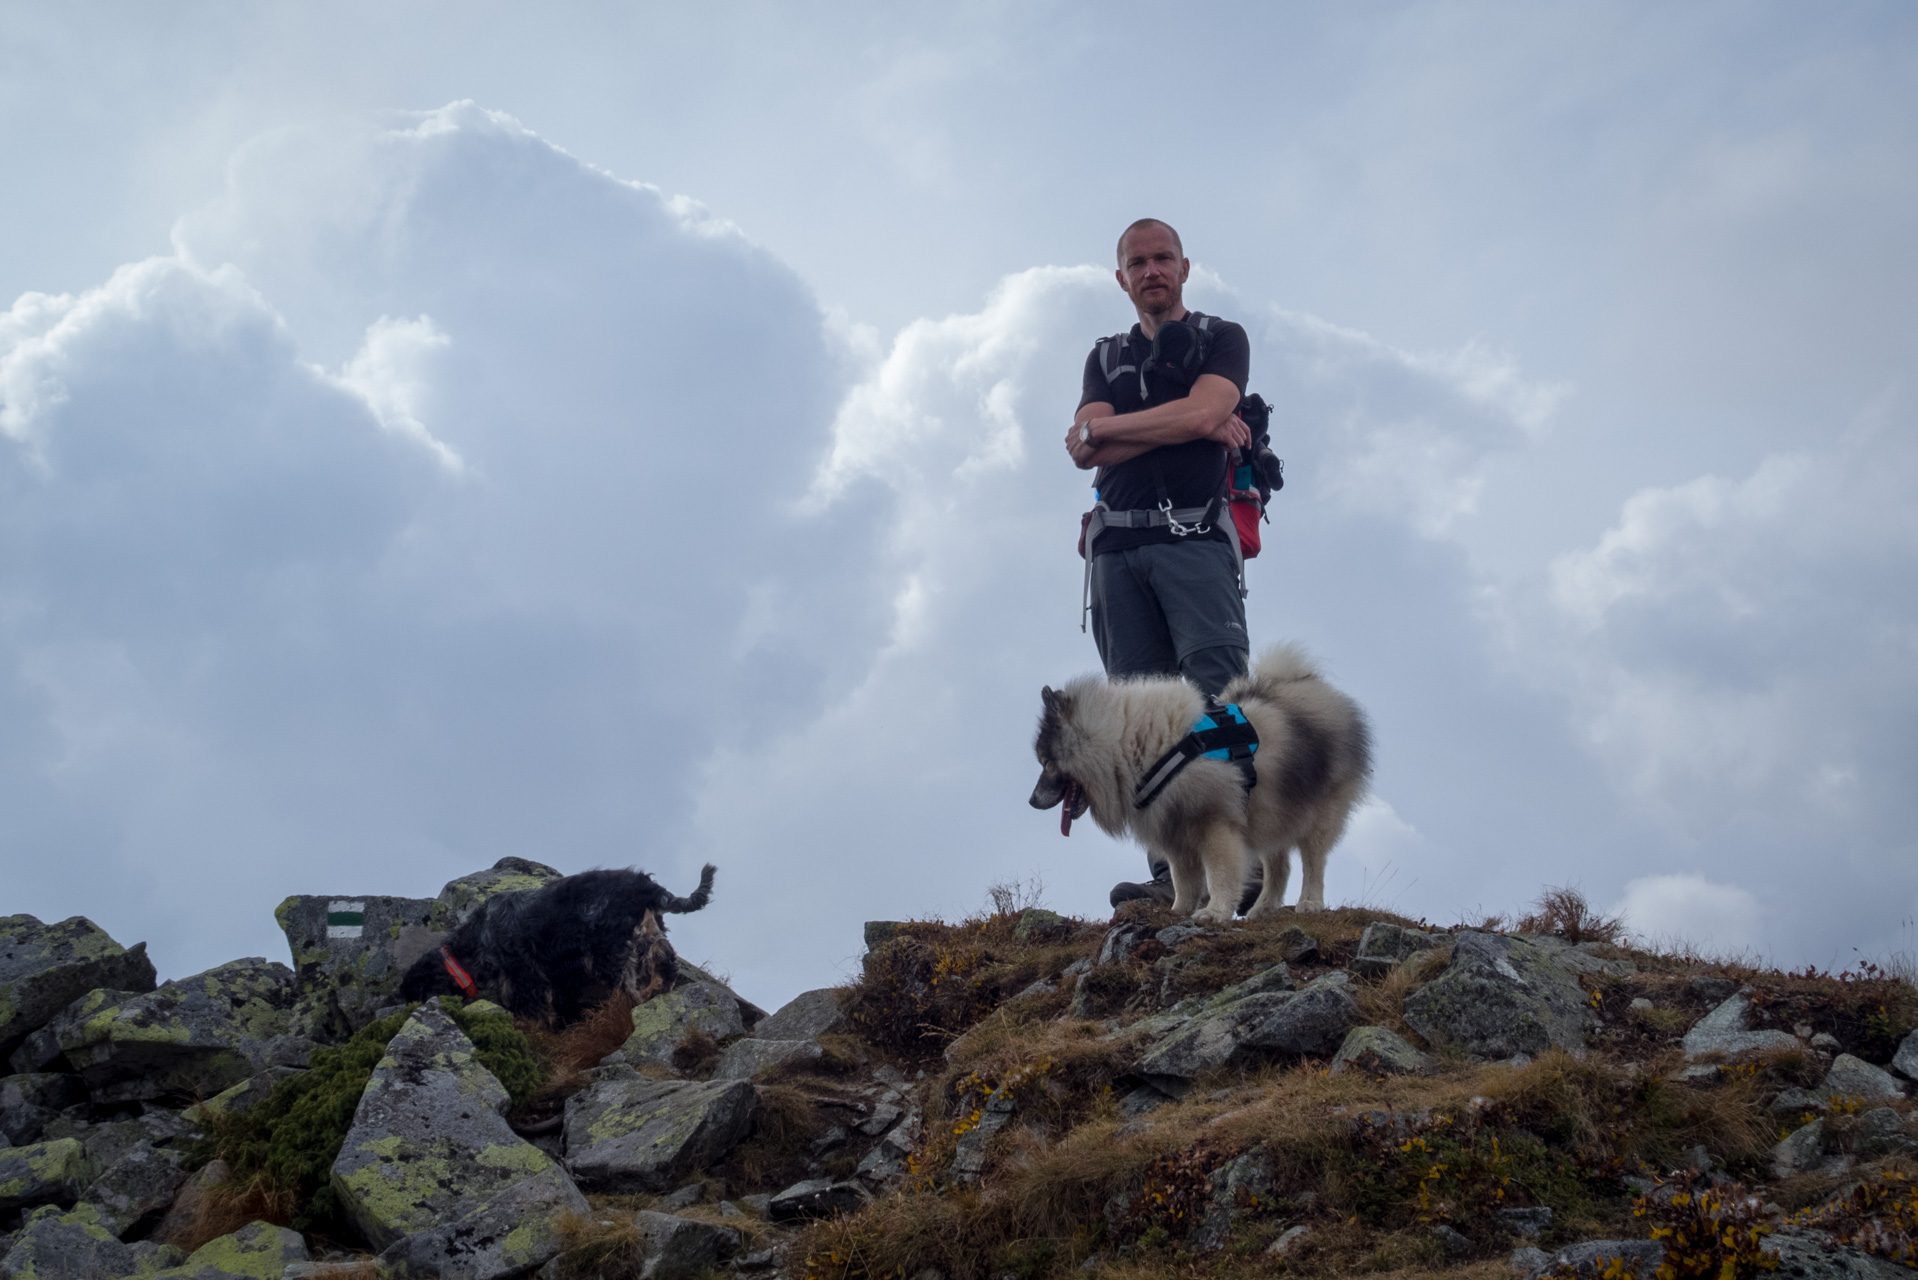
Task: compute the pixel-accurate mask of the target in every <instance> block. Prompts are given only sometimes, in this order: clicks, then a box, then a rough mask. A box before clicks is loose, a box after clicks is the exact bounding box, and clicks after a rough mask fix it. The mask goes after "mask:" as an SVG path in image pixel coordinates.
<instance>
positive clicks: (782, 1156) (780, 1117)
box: [713, 1084, 828, 1190]
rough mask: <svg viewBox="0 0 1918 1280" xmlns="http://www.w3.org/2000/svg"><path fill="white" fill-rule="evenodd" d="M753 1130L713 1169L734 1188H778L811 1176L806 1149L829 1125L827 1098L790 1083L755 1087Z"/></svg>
mask: <svg viewBox="0 0 1918 1280" xmlns="http://www.w3.org/2000/svg"><path fill="white" fill-rule="evenodd" d="M755 1088H756V1090H757V1092H758V1095H759V1102H758V1106H757V1107H756V1108H755V1109H754V1111H753V1127H752V1132H751V1133H749V1134H748V1135H747V1136H746V1139H745V1141H743V1142H741V1143H740V1144H739V1145H738V1146H736V1147H734V1148H733V1149H732V1151H731V1152H730V1153H729V1154H728V1155H727V1157H726V1159H725V1161H724V1162H722V1163H721V1164H720V1165H719V1166H717V1167H716V1168H715V1169H714V1170H713V1172H714V1173H715V1174H716V1175H718V1176H719V1177H720V1178H721V1179H722V1180H723V1181H724V1182H725V1184H726V1185H727V1186H729V1187H752V1188H758V1187H765V1188H768V1189H772V1190H777V1189H778V1188H777V1187H775V1186H774V1185H773V1184H775V1183H777V1184H778V1186H782V1187H783V1186H790V1185H791V1184H792V1183H794V1182H797V1181H799V1180H800V1179H801V1178H804V1177H806V1176H807V1172H806V1148H807V1145H808V1144H809V1143H811V1142H812V1140H813V1139H815V1138H817V1137H819V1136H820V1135H821V1134H823V1133H824V1132H825V1131H826V1129H827V1128H828V1121H827V1120H826V1119H825V1117H824V1116H823V1115H822V1114H821V1100H820V1099H819V1098H817V1097H815V1096H814V1095H813V1094H812V1093H810V1092H808V1091H807V1090H805V1089H803V1088H799V1087H795V1086H793V1085H786V1084H761V1085H757V1086H755Z"/></svg>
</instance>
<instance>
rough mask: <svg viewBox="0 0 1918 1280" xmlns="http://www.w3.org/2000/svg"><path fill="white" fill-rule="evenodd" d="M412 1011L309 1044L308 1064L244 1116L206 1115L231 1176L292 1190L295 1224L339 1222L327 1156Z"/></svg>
mask: <svg viewBox="0 0 1918 1280" xmlns="http://www.w3.org/2000/svg"><path fill="white" fill-rule="evenodd" d="M412 1014H413V1006H409V1007H407V1008H406V1009H403V1010H401V1011H400V1012H398V1013H395V1014H392V1015H391V1016H389V1017H386V1018H382V1019H380V1020H379V1021H378V1022H375V1023H373V1024H372V1025H371V1026H369V1027H367V1028H365V1029H364V1030H362V1031H360V1032H359V1033H358V1034H357V1035H355V1036H354V1037H353V1038H352V1039H351V1040H348V1041H347V1042H346V1043H345V1044H343V1045H340V1046H339V1047H338V1048H331V1049H318V1050H315V1051H314V1054H313V1065H312V1068H311V1070H308V1071H306V1072H304V1073H302V1074H300V1075H297V1076H292V1077H289V1078H288V1079H286V1080H283V1081H281V1082H280V1084H279V1085H278V1086H277V1087H276V1088H275V1089H274V1090H273V1093H272V1095H271V1096H269V1097H268V1098H267V1100H266V1101H265V1102H262V1103H261V1104H260V1105H259V1106H257V1107H255V1108H253V1109H252V1110H251V1111H248V1112H246V1113H245V1114H244V1115H237V1116H234V1115H220V1116H215V1117H214V1118H213V1126H212V1127H213V1138H212V1143H213V1149H214V1153H215V1154H218V1155H219V1156H220V1157H221V1158H222V1159H224V1160H225V1161H226V1162H227V1164H228V1165H230V1166H232V1169H233V1172H234V1175H235V1177H236V1178H237V1179H239V1180H242V1181H243V1180H245V1179H248V1178H253V1177H258V1178H261V1179H262V1180H264V1181H265V1182H266V1183H268V1184H269V1185H270V1186H272V1187H273V1188H275V1189H276V1190H280V1191H286V1192H290V1193H292V1195H293V1199H294V1202H295V1203H296V1204H297V1205H299V1206H300V1208H299V1210H298V1211H297V1213H296V1215H295V1217H294V1220H293V1226H294V1228H295V1229H296V1230H301V1231H307V1230H315V1229H322V1228H325V1227H328V1226H335V1225H338V1221H339V1205H338V1203H337V1201H336V1200H335V1199H334V1196H333V1189H332V1187H331V1185H330V1182H329V1179H330V1175H331V1173H332V1169H333V1161H334V1160H336V1159H337V1158H338V1157H339V1154H340V1147H341V1145H342V1144H343V1143H345V1141H346V1134H347V1130H349V1129H351V1128H352V1127H353V1113H354V1112H355V1111H356V1110H358V1109H359V1105H360V1095H361V1094H362V1093H365V1092H366V1082H367V1081H368V1080H369V1079H371V1078H372V1075H373V1068H374V1066H375V1065H377V1064H378V1062H379V1060H380V1058H381V1057H382V1056H383V1055H384V1054H385V1052H386V1044H387V1041H389V1040H391V1039H392V1038H393V1037H394V1036H395V1035H397V1034H399V1030H400V1028H401V1027H403V1026H405V1025H406V1020H407V1019H408V1018H410V1017H411V1016H412Z"/></svg>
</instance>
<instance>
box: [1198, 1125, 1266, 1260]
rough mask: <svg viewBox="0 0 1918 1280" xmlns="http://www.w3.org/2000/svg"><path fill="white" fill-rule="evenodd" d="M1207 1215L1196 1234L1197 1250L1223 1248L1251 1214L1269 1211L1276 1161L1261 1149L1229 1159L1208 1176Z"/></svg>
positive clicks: (1201, 1221) (1202, 1219)
mask: <svg viewBox="0 0 1918 1280" xmlns="http://www.w3.org/2000/svg"><path fill="white" fill-rule="evenodd" d="M1206 1187H1207V1190H1208V1191H1209V1192H1210V1194H1209V1195H1208V1196H1207V1197H1206V1205H1205V1215H1204V1217H1202V1218H1201V1219H1200V1220H1199V1225H1198V1227H1197V1228H1196V1229H1195V1230H1194V1231H1193V1233H1192V1247H1193V1248H1195V1249H1204V1250H1208V1251H1209V1250H1212V1249H1220V1248H1223V1247H1225V1243H1226V1241H1227V1239H1228V1238H1230V1236H1231V1235H1232V1230H1233V1228H1234V1227H1236V1226H1238V1224H1239V1220H1240V1218H1241V1217H1243V1216H1244V1215H1246V1214H1248V1213H1260V1212H1263V1211H1269V1210H1270V1209H1272V1208H1273V1207H1274V1206H1273V1199H1272V1160H1271V1158H1270V1157H1269V1156H1267V1155H1266V1153H1265V1152H1264V1151H1263V1150H1262V1149H1260V1148H1256V1147H1255V1148H1254V1149H1252V1150H1251V1151H1247V1152H1244V1153H1242V1154H1240V1155H1238V1156H1235V1157H1233V1158H1232V1159H1230V1160H1228V1161H1226V1162H1225V1163H1224V1164H1222V1165H1220V1166H1219V1167H1218V1168H1216V1169H1214V1170H1213V1171H1212V1172H1211V1173H1210V1174H1208V1175H1206Z"/></svg>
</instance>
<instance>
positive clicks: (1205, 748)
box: [1132, 694, 1259, 809]
mask: <svg viewBox="0 0 1918 1280" xmlns="http://www.w3.org/2000/svg"><path fill="white" fill-rule="evenodd" d="M1258 749H1259V731H1258V730H1257V729H1254V728H1253V727H1252V722H1251V721H1250V720H1247V719H1246V718H1245V712H1243V711H1241V710H1239V704H1238V703H1236V702H1220V701H1219V700H1218V699H1217V698H1214V697H1212V696H1211V695H1209V694H1208V695H1207V696H1206V699H1205V714H1204V715H1202V716H1200V717H1199V718H1198V719H1197V720H1195V721H1193V723H1192V732H1190V733H1188V734H1186V735H1185V737H1183V738H1180V739H1179V740H1178V741H1177V742H1176V743H1174V744H1173V745H1172V750H1170V751H1168V752H1166V753H1165V754H1164V755H1162V756H1160V757H1159V759H1158V762H1157V763H1156V764H1154V765H1153V766H1152V767H1151V768H1150V769H1147V770H1146V771H1145V776H1144V777H1143V778H1140V779H1139V785H1138V786H1136V787H1134V788H1133V789H1132V804H1133V807H1134V808H1137V809H1143V808H1145V807H1146V806H1147V805H1149V804H1151V803H1152V802H1153V801H1154V800H1156V799H1158V798H1159V793H1160V792H1161V791H1164V790H1165V789H1166V785H1167V784H1168V783H1170V782H1171V781H1172V780H1173V779H1174V778H1176V777H1178V776H1179V774H1180V772H1181V771H1183V770H1184V768H1185V767H1186V766H1187V765H1189V764H1191V763H1192V762H1193V761H1194V760H1197V759H1199V758H1200V757H1201V756H1203V757H1204V758H1206V759H1207V760H1224V761H1226V762H1227V763H1229V764H1231V765H1233V766H1235V767H1236V768H1237V769H1238V771H1239V781H1240V783H1241V785H1243V786H1244V787H1245V789H1246V790H1247V791H1250V790H1251V789H1252V788H1253V786H1254V785H1255V784H1256V783H1257V782H1258V780H1259V778H1258V773H1257V772H1256V770H1255V767H1254V765H1253V762H1252V757H1253V755H1254V754H1255V753H1257V751H1258Z"/></svg>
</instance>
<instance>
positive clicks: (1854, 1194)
mask: <svg viewBox="0 0 1918 1280" xmlns="http://www.w3.org/2000/svg"><path fill="white" fill-rule="evenodd" d="M1792 1221H1793V1222H1794V1223H1796V1224H1799V1225H1803V1226H1809V1227H1817V1228H1820V1229H1822V1230H1825V1231H1829V1232H1831V1233H1832V1235H1834V1236H1836V1237H1837V1238H1838V1240H1839V1242H1840V1243H1841V1244H1848V1245H1853V1246H1856V1247H1857V1248H1860V1249H1863V1250H1865V1251H1866V1252H1868V1253H1875V1254H1877V1255H1878V1256H1879V1257H1881V1258H1889V1259H1891V1260H1892V1261H1893V1262H1900V1263H1903V1264H1904V1265H1905V1266H1908V1267H1909V1266H1918V1184H1914V1183H1913V1182H1912V1180H1911V1179H1910V1178H1908V1177H1906V1176H1905V1175H1904V1174H1903V1173H1901V1172H1899V1171H1898V1170H1895V1169H1884V1170H1879V1171H1877V1172H1875V1173H1873V1174H1872V1175H1871V1176H1869V1177H1867V1178H1866V1179H1864V1180H1863V1181H1861V1182H1859V1183H1858V1184H1857V1185H1856V1186H1854V1187H1853V1188H1852V1190H1851V1192H1850V1194H1848V1195H1845V1196H1843V1197H1841V1198H1839V1199H1837V1200H1833V1201H1829V1202H1827V1203H1825V1204H1823V1205H1820V1206H1818V1207H1817V1208H1815V1209H1805V1210H1801V1211H1800V1212H1798V1213H1797V1214H1795V1215H1793V1217H1792Z"/></svg>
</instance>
